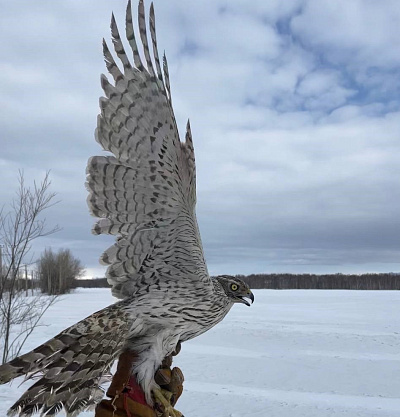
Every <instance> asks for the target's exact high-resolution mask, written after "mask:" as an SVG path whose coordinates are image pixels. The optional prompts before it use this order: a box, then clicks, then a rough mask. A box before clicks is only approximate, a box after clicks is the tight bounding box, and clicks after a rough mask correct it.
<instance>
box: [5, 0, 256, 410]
mask: <svg viewBox="0 0 400 417" xmlns="http://www.w3.org/2000/svg"><path fill="white" fill-rule="evenodd" d="M138 27H139V34H140V40H141V43H142V45H143V54H142V55H143V57H144V59H142V58H141V55H140V53H139V51H138V47H137V41H136V38H135V35H134V28H133V22H132V12H131V4H130V1H129V3H128V7H127V13H126V37H127V40H128V42H129V45H130V47H131V48H132V51H133V65H132V64H131V62H130V60H129V59H128V57H127V55H126V53H125V50H124V47H123V44H122V41H121V38H120V35H119V32H118V28H117V25H116V22H115V19H114V16H112V19H111V33H112V41H113V44H114V49H115V52H116V55H117V56H118V58H119V59H120V61H121V63H122V66H121V68H122V69H121V68H120V67H119V66H118V65H117V64H116V62H115V61H114V58H113V56H112V54H111V53H110V51H109V49H108V47H107V44H106V43H105V42H104V43H103V48H104V57H105V62H106V66H107V69H108V71H109V72H110V74H111V75H112V77H113V79H114V82H113V83H110V82H109V81H108V80H107V78H106V77H105V76H104V75H102V77H101V85H102V87H103V90H104V93H105V97H101V98H100V108H101V112H100V115H99V116H98V121H97V129H96V140H97V142H99V144H100V145H101V146H102V148H103V149H104V150H105V151H109V152H110V153H111V155H109V156H94V157H92V158H90V159H89V161H88V165H87V189H88V191H89V196H88V200H87V201H88V205H89V208H90V210H91V212H92V214H93V215H94V216H96V217H98V218H100V220H98V221H97V223H96V224H95V226H94V228H93V232H94V233H95V234H111V235H115V236H116V243H115V244H114V245H113V246H111V247H110V248H108V249H107V250H106V251H105V252H104V254H103V255H102V257H101V263H103V264H106V265H109V266H108V269H107V278H108V282H109V283H110V284H111V286H112V292H113V294H114V295H115V296H116V297H118V298H120V299H122V300H121V301H119V302H117V303H115V304H113V305H111V306H109V307H107V308H105V309H103V310H101V311H99V312H97V313H94V314H92V315H91V316H89V317H87V318H86V319H84V320H82V321H80V322H79V323H76V324H74V325H73V326H71V327H69V328H68V329H66V330H64V331H63V332H61V333H60V334H59V335H57V336H56V337H54V338H53V339H51V340H49V341H48V342H46V343H44V344H43V345H41V346H39V347H37V348H36V349H34V350H33V351H31V352H29V353H27V354H25V355H22V356H20V357H18V358H16V359H13V360H12V361H11V362H9V363H7V364H4V365H2V366H0V383H3V384H4V383H6V382H8V381H10V380H11V379H13V378H16V377H18V376H21V375H27V378H28V379H29V378H39V379H38V381H37V382H36V383H35V384H34V385H33V386H32V387H30V388H29V389H28V390H27V391H26V392H25V393H24V394H23V395H22V397H21V398H20V399H19V400H18V401H17V402H16V403H15V404H14V405H13V406H12V407H11V409H10V412H9V415H19V416H30V415H32V414H34V413H36V412H41V413H42V414H41V415H46V416H52V415H54V414H56V413H58V411H60V410H61V409H65V411H66V413H67V416H76V415H78V414H79V413H80V412H81V411H83V410H85V409H87V408H89V407H91V406H93V405H94V404H95V403H97V402H98V401H99V400H100V399H101V397H102V396H103V390H102V389H101V384H102V383H103V382H104V377H105V376H107V375H108V373H109V370H110V367H111V365H112V363H113V362H114V360H115V359H116V358H117V357H118V356H119V355H120V353H121V352H122V351H123V350H126V349H131V350H134V351H136V352H137V353H138V354H139V358H138V360H137V362H136V364H135V365H134V368H133V369H132V373H133V374H135V375H136V378H137V381H138V382H139V383H140V385H141V386H142V388H143V390H144V392H145V394H146V399H147V401H148V403H149V404H151V403H152V391H153V390H156V389H157V388H158V386H157V384H156V383H155V381H154V374H155V371H156V370H157V369H158V367H159V366H160V364H161V362H162V360H163V358H164V357H165V356H167V355H169V354H170V353H171V352H172V351H173V350H174V349H175V347H176V345H177V343H178V342H180V341H181V342H183V341H185V340H189V339H191V338H193V337H196V336H198V335H200V334H202V333H204V332H205V331H207V330H209V329H210V328H211V327H213V326H215V325H216V324H217V323H218V322H219V321H221V320H222V319H223V318H224V317H225V315H226V314H227V313H228V311H229V310H230V308H231V307H232V306H233V304H234V303H244V304H246V305H250V303H249V301H248V300H247V299H250V300H251V301H253V300H254V297H253V294H252V292H251V291H250V289H249V287H248V286H247V284H245V283H244V282H243V281H241V280H240V279H237V278H235V277H232V276H226V275H224V276H218V277H215V278H210V276H209V274H208V271H207V267H206V264H205V261H204V255H203V249H202V244H201V240H200V234H199V230H198V226H197V220H196V215H195V204H196V176H195V159H194V150H193V143H192V134H191V131H190V126H189V123H188V124H187V127H186V138H185V142H181V141H180V139H179V135H178V129H177V126H176V120H175V117H174V112H173V109H172V102H171V92H170V83H169V75H168V66H167V60H166V58H165V56H164V57H163V61H162V64H161V63H160V59H159V55H158V51H157V41H156V33H155V21H154V9H153V5H151V8H150V19H149V28H150V35H151V36H150V38H151V47H152V52H150V48H149V42H148V37H147V30H146V22H145V14H144V5H143V1H142V0H140V1H139V8H138ZM161 66H162V69H161Z"/></svg>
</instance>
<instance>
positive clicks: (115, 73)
mask: <svg viewBox="0 0 400 417" xmlns="http://www.w3.org/2000/svg"><path fill="white" fill-rule="evenodd" d="M138 28H139V34H140V41H141V44H142V46H143V54H142V55H143V57H144V58H143V59H142V58H141V55H140V53H139V50H138V46H137V44H138V43H137V40H136V37H135V33H134V27H133V21H132V11H131V2H130V1H129V3H128V7H127V13H126V38H127V40H128V42H129V45H130V47H131V49H132V52H133V64H131V62H130V60H129V58H128V57H127V54H126V52H125V48H124V46H123V44H122V40H121V36H120V34H119V31H118V28H117V25H116V22H115V19H114V16H112V19H111V34H112V40H113V45H114V50H115V53H116V55H117V56H118V58H119V60H120V66H118V65H117V63H116V62H115V60H114V58H113V56H112V54H111V52H110V50H109V48H108V46H107V43H106V42H105V41H103V51H104V57H105V62H106V66H107V69H108V71H109V73H110V74H111V76H112V78H113V80H114V83H113V84H112V83H110V82H109V81H108V80H107V78H106V77H105V76H104V75H103V76H102V77H101V84H102V88H103V90H104V93H105V97H102V98H100V108H101V113H100V115H99V116H98V122H97V129H96V140H97V142H99V143H100V145H101V146H102V147H103V149H104V150H105V151H109V152H110V153H111V154H112V155H110V156H94V157H92V158H90V160H89V162H88V166H87V188H88V191H89V196H88V205H89V208H90V210H91V212H92V214H93V215H94V216H96V217H99V218H100V220H99V221H97V223H96V224H95V226H94V228H93V232H94V233H95V234H112V235H116V236H117V240H116V243H115V244H114V245H113V246H111V247H110V248H108V249H107V250H106V251H105V252H104V253H103V255H102V257H101V259H100V261H101V263H103V264H105V265H109V267H108V270H107V278H108V280H109V283H110V284H111V285H112V286H113V294H114V295H116V296H117V297H120V298H124V297H127V296H130V295H132V294H134V293H135V292H136V291H137V290H138V289H139V288H140V287H143V285H151V284H152V279H153V277H157V280H159V279H161V280H163V279H164V280H168V281H169V282H173V281H174V280H176V279H178V278H179V279H182V278H184V279H186V280H188V282H189V281H190V280H196V282H198V281H199V280H200V281H203V282H204V285H205V286H206V287H208V288H209V286H210V285H211V283H210V278H209V275H208V272H207V267H206V265H205V261H204V255H203V249H202V244H201V240H200V234H199V230H198V226H197V220H196V215H195V204H196V184H195V182H196V174H195V159H194V149H193V142H192V135H191V131H190V125H189V122H188V124H187V128H186V137H185V142H181V141H180V139H179V134H178V130H177V126H176V120H175V117H174V113H173V109H172V101H171V92H170V83H169V75H168V65H167V60H166V58H165V56H164V57H163V63H162V66H163V69H161V64H160V59H159V55H158V52H157V39H156V32H155V18H154V8H153V4H152V5H151V8H150V18H149V28H150V35H151V36H150V38H151V44H152V53H151V52H150V49H149V44H148V36H147V29H146V20H145V13H144V5H143V1H142V0H140V1H139V7H138ZM153 61H154V64H153ZM120 67H121V68H120Z"/></svg>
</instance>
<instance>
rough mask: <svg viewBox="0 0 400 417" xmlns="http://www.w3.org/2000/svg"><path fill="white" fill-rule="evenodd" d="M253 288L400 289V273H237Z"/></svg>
mask: <svg viewBox="0 0 400 417" xmlns="http://www.w3.org/2000/svg"><path fill="white" fill-rule="evenodd" d="M237 277H238V278H241V279H243V280H244V281H245V282H247V283H248V284H249V285H250V287H251V288H254V289H256V288H271V289H281V290H286V289H319V290H400V274H399V273H384V274H360V275H355V274H353V275H347V274H325V275H314V274H252V275H247V276H245V275H237Z"/></svg>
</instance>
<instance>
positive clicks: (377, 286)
mask: <svg viewBox="0 0 400 417" xmlns="http://www.w3.org/2000/svg"><path fill="white" fill-rule="evenodd" d="M236 276H237V277H238V278H241V279H243V280H244V281H245V282H247V283H248V284H249V285H250V288H253V289H258V288H270V289H280V290H288V289H320V290H400V273H387V274H360V275H355V274H354V275H346V274H326V275H314V274H252V275H247V276H246V275H236ZM77 287H82V288H108V287H110V285H109V284H108V283H107V279H106V278H98V279H78V280H75V281H74V284H73V288H77Z"/></svg>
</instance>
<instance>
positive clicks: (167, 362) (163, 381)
mask: <svg viewBox="0 0 400 417" xmlns="http://www.w3.org/2000/svg"><path fill="white" fill-rule="evenodd" d="M179 351H180V343H179V344H178V345H177V348H176V350H175V352H174V353H173V355H176V354H178V353H179ZM136 358H137V355H136V354H135V352H132V351H126V352H123V353H122V354H121V355H120V357H119V360H118V366H117V371H116V372H115V374H114V376H113V379H112V382H111V385H110V387H109V388H108V390H107V393H106V395H107V397H110V398H111V399H110V400H106V399H105V400H102V401H101V402H100V403H99V404H98V405H97V407H96V410H95V417H159V416H162V417H168V416H167V415H166V414H165V413H166V412H165V409H164V407H163V406H162V404H158V403H156V404H155V409H153V408H152V407H150V406H149V405H148V404H147V403H146V398H145V395H144V392H143V390H142V388H141V387H140V386H139V385H138V383H137V382H136V379H135V377H134V376H132V375H131V369H132V366H133V363H134V362H135V360H136ZM171 365H172V355H170V356H168V357H166V358H165V359H164V361H163V363H162V365H161V367H160V369H159V370H158V371H157V372H156V374H155V376H154V379H155V381H156V382H157V383H158V384H159V385H160V387H161V389H162V390H163V393H164V396H165V397H166V398H167V399H168V400H169V401H170V402H171V405H175V403H176V401H177V400H178V398H179V397H180V396H181V394H182V391H183V374H182V371H181V370H180V369H179V368H173V369H171Z"/></svg>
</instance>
